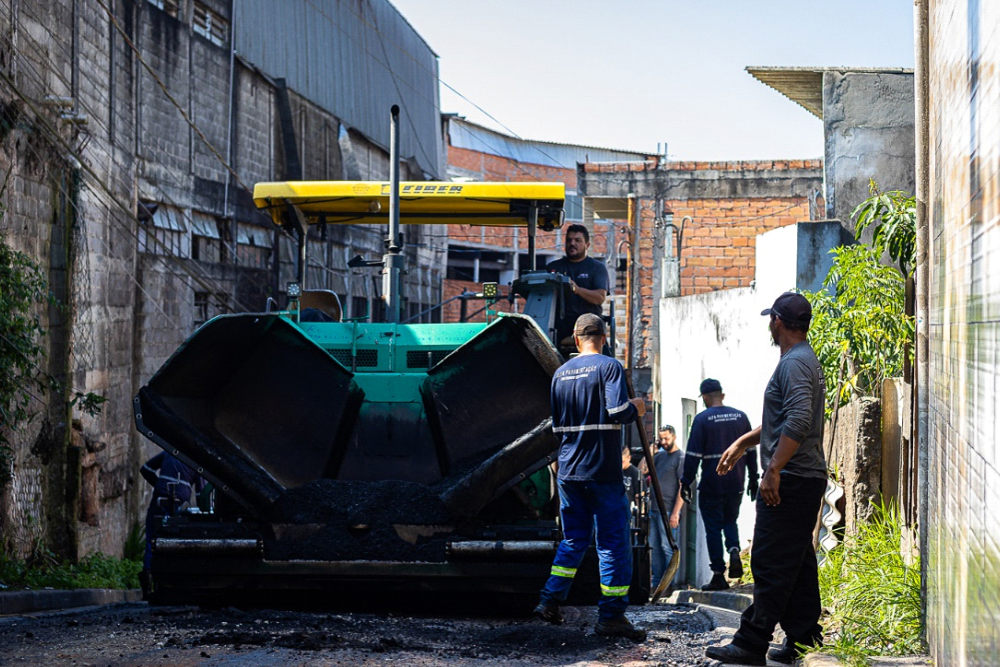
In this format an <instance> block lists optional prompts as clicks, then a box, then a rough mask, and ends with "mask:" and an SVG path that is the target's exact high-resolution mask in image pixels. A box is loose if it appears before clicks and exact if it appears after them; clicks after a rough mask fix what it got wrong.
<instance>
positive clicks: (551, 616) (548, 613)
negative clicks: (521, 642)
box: [534, 600, 563, 625]
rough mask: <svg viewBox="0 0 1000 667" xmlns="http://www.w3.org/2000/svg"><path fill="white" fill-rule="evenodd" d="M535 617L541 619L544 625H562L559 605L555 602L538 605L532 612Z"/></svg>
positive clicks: (543, 602)
mask: <svg viewBox="0 0 1000 667" xmlns="http://www.w3.org/2000/svg"><path fill="white" fill-rule="evenodd" d="M534 614H535V616H537V617H538V618H540V619H542V620H543V621H545V622H546V623H551V624H552V625H562V624H563V615H562V612H561V611H559V605H558V604H556V603H555V602H545V601H544V600H543V601H542V602H539V603H538V606H537V607H535V611H534Z"/></svg>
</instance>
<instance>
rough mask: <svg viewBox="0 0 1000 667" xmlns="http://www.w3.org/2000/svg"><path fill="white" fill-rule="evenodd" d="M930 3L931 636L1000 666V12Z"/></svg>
mask: <svg viewBox="0 0 1000 667" xmlns="http://www.w3.org/2000/svg"><path fill="white" fill-rule="evenodd" d="M929 9H930V34H929V37H930V62H929V67H928V71H929V75H930V98H929V112H930V143H929V149H930V165H931V166H930V192H929V193H928V196H929V200H930V201H929V202H928V205H927V210H928V212H929V214H930V215H929V217H930V230H929V234H930V244H929V249H928V250H929V255H930V272H929V293H928V296H929V313H928V317H929V320H930V321H929V326H928V327H927V329H926V333H927V336H928V343H929V352H930V359H929V368H928V371H929V378H930V379H929V384H928V387H927V388H926V391H927V392H928V394H929V395H928V403H929V405H928V413H927V431H926V442H927V456H928V470H927V488H926V489H924V490H923V493H924V494H925V496H924V498H925V501H926V503H927V505H926V507H927V519H928V525H927V526H925V530H924V531H923V533H924V534H925V535H926V539H927V545H926V550H925V553H926V554H927V563H926V575H927V579H926V584H927V600H926V604H927V636H928V641H929V643H930V647H931V653H932V656H933V658H934V662H935V664H938V665H994V664H996V663H997V655H998V648H1000V626H998V624H997V618H998V617H1000V449H998V443H1000V426H998V425H1000V419H998V416H1000V415H998V410H997V408H998V403H997V386H998V384H997V383H998V381H1000V371H998V363H997V350H998V347H1000V345H998V341H1000V318H998V314H1000V272H998V271H997V270H996V266H995V262H996V261H1000V227H998V226H997V220H998V217H1000V169H998V154H997V146H998V145H1000V114H997V112H996V105H995V103H994V101H995V100H996V98H997V94H998V93H1000V73H998V72H997V70H996V68H995V67H993V66H992V63H994V62H996V60H997V58H998V57H1000V40H997V38H996V37H997V35H998V34H1000V16H998V15H997V13H996V11H995V9H994V7H993V5H992V4H991V3H985V2H966V1H965V0H961V1H959V0H931V2H930V7H929ZM973 77H974V78H973ZM974 84H977V85H974ZM917 326H918V328H919V327H920V326H921V323H919V322H918V325H917Z"/></svg>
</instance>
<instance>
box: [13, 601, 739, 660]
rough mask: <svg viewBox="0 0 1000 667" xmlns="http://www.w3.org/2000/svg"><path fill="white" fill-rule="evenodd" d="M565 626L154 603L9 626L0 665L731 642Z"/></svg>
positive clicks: (689, 653) (508, 652)
mask: <svg viewBox="0 0 1000 667" xmlns="http://www.w3.org/2000/svg"><path fill="white" fill-rule="evenodd" d="M564 612H565V615H566V623H565V625H562V626H551V625H548V624H545V623H542V622H541V621H538V620H535V619H532V618H510V617H497V618H489V617H483V618H468V617H462V618H459V617H453V618H447V617H440V616H437V617H415V616H404V615H393V614H326V613H306V612H285V611H270V610H248V611H244V610H239V609H233V608H229V609H222V610H216V611H208V610H201V609H198V608H192V607H148V606H147V605H145V604H144V603H134V604H125V605H117V606H112V607H101V608H92V609H87V610H80V611H77V612H61V613H56V614H44V615H36V616H20V617H5V618H0V665H45V666H49V665H52V666H56V665H67V666H68V665H76V666H79V667H83V666H85V665H89V666H93V667H104V666H105V665H107V666H109V667H112V666H113V667H138V666H147V667H148V666H152V665H156V666H159V665H178V666H187V665H198V666H204V667H213V666H214V667H222V666H224V665H225V666H233V665H241V666H244V665H245V666H253V667H257V666H259V667H285V666H293V665H295V666H298V665H309V666H313V665H315V666H338V667H354V666H368V665H385V664H393V663H395V664H401V665H410V666H412V667H425V666H430V665H475V666H479V665H482V666H491V667H492V666H498V665H505V666H511V667H521V666H524V667H527V666H542V665H546V666H548V665H553V666H555V665H566V666H570V665H572V666H573V667H584V666H595V667H597V666H603V665H628V666H629V667H644V666H647V665H648V666H650V667H653V666H656V667H662V666H667V665H670V666H673V665H710V664H717V663H715V662H714V661H711V660H707V659H706V658H705V657H704V650H705V647H706V646H708V645H711V644H714V643H717V642H718V641H719V640H720V639H722V636H721V635H720V634H719V633H718V632H717V631H714V630H713V629H712V627H713V624H712V621H711V620H710V619H709V617H708V616H706V615H705V614H703V613H702V612H700V611H698V610H697V609H696V608H695V607H693V606H691V605H670V604H664V605H656V606H647V607H634V608H632V609H630V610H629V616H630V617H631V618H632V620H633V622H634V623H635V624H636V625H637V626H638V627H641V628H644V629H646V630H647V631H648V633H649V638H648V639H647V640H646V642H645V643H642V644H634V643H632V642H631V641H628V640H625V639H606V638H603V637H598V636H597V635H595V634H594V633H593V625H594V622H595V621H596V609H595V608H594V607H567V608H564Z"/></svg>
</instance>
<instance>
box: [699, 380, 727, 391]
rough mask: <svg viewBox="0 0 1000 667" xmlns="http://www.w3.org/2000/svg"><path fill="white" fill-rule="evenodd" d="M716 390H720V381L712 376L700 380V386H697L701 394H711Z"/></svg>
mask: <svg viewBox="0 0 1000 667" xmlns="http://www.w3.org/2000/svg"><path fill="white" fill-rule="evenodd" d="M716 391H722V383H720V382H719V381H718V380H713V379H712V378H705V379H704V380H702V381H701V387H699V388H698V392H699V393H702V394H711V393H713V392H716Z"/></svg>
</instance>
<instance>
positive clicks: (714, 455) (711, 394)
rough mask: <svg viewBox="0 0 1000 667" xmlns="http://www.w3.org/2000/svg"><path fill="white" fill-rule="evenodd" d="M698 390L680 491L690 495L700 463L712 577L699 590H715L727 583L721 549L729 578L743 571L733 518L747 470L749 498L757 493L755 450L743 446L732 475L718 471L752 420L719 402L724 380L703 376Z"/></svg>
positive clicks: (737, 513) (702, 509) (701, 502)
mask: <svg viewBox="0 0 1000 667" xmlns="http://www.w3.org/2000/svg"><path fill="white" fill-rule="evenodd" d="M699 390H700V392H701V399H702V401H704V402H705V409H704V410H702V411H701V412H699V413H698V414H697V415H696V416H695V418H694V422H693V423H692V424H691V433H690V435H688V445H687V452H686V454H685V457H684V477H683V478H682V479H681V486H682V489H683V490H684V494H685V495H686V496H688V497H690V495H691V494H690V489H691V486H692V485H693V484H694V479H695V475H696V474H697V473H698V467H699V466H701V482H700V483H699V484H698V511H699V512H700V513H701V520H702V522H703V523H704V524H705V542H706V543H707V546H708V559H709V566H710V567H711V569H712V580H711V581H709V582H708V583H707V584H705V585H704V586H702V587H701V589H702V590H703V591H719V590H723V589H726V588H729V583H728V582H727V581H726V574H725V572H726V561H725V552H728V553H729V578H730V579H739V578H740V577H742V576H743V562H742V561H741V560H740V533H739V527H738V526H737V524H736V521H737V519H739V516H740V505H741V504H742V502H743V489H744V488H745V486H744V485H745V481H746V477H747V475H746V473H747V472H749V477H750V484H749V489H748V491H749V493H750V497H751V498H754V497H755V496H756V495H757V449H756V448H749V449H747V451H746V452H745V454H744V456H742V457H741V458H740V459H739V460H738V461H736V463H735V464H734V465H733V469H732V473H731V474H729V475H725V476H722V475H719V474H718V473H717V472H716V466H718V463H719V459H720V458H721V457H722V453H723V452H724V451H726V449H727V448H728V447H729V445H731V444H733V443H734V442H736V440H737V439H738V438H739V437H740V436H742V435H743V434H744V433H749V432H750V420H749V419H748V418H747V416H746V413H744V412H742V411H741V410H737V409H736V408H731V407H728V406H725V405H723V404H722V401H723V399H725V397H726V395H725V394H723V393H722V384H721V383H720V382H719V381H718V380H715V379H713V378H706V379H705V380H704V381H702V383H701V387H700V388H699ZM723 536H725V542H726V545H725V552H723V548H722V540H723Z"/></svg>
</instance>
